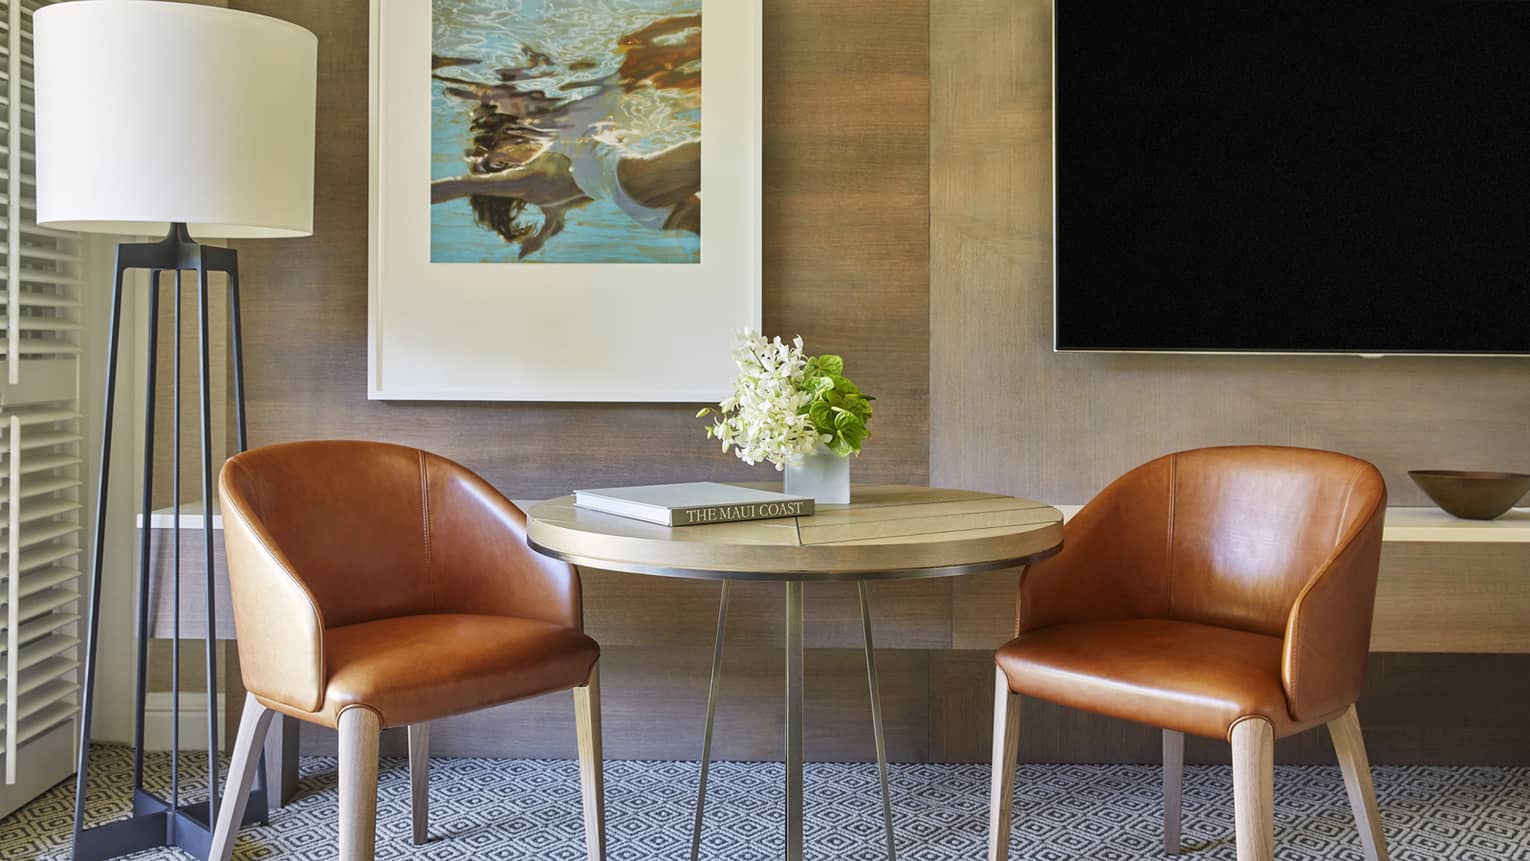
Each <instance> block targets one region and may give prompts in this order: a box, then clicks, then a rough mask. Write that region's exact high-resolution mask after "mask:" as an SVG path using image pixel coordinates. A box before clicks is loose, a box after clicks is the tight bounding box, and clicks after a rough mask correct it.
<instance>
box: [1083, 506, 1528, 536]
mask: <svg viewBox="0 0 1530 861" xmlns="http://www.w3.org/2000/svg"><path fill="white" fill-rule="evenodd" d="M1055 507H1056V508H1057V510H1058V511H1061V512H1062V515H1063V521H1064V522H1067V521H1069V520H1072V519H1073V515H1075V514H1077V513H1078V511H1079V509H1080V508H1083V506H1082V505H1058V506H1055ZM1382 540H1383V541H1387V542H1391V543H1394V544H1397V543H1404V542H1433V543H1441V542H1473V543H1479V544H1487V543H1496V544H1515V543H1530V508H1514V509H1511V510H1510V511H1509V512H1508V513H1507V514H1505V515H1503V516H1502V517H1500V518H1498V519H1497V520H1462V519H1461V518H1459V517H1455V516H1453V515H1450V514H1446V513H1445V512H1443V511H1441V510H1440V509H1438V508H1433V507H1429V506H1416V507H1415V506H1391V507H1389V508H1388V509H1387V524H1386V529H1385V531H1384V532H1382Z"/></svg>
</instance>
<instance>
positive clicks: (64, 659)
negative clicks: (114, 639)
mask: <svg viewBox="0 0 1530 861" xmlns="http://www.w3.org/2000/svg"><path fill="white" fill-rule="evenodd" d="M79 668H80V662H79V661H78V660H76V659H75V658H73V657H70V656H65V655H60V656H59V657H56V658H49V659H47V660H46V661H43V662H42V663H39V664H38V665H37V666H35V667H33V668H31V669H30V670H27V671H26V672H25V673H22V674H21V679H20V680H19V681H18V682H17V683H16V691H17V693H18V694H20V695H22V696H25V695H26V694H29V693H31V692H32V691H35V690H37V689H38V688H40V687H42V686H43V685H45V684H47V683H48V682H51V681H53V680H54V679H56V678H58V677H59V676H62V675H63V674H64V673H67V672H71V671H73V670H77V669H79ZM4 704H5V689H4V688H0V705H4Z"/></svg>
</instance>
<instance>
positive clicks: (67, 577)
mask: <svg viewBox="0 0 1530 861" xmlns="http://www.w3.org/2000/svg"><path fill="white" fill-rule="evenodd" d="M79 578H80V572H79V569H77V568H57V567H54V568H43V569H39V570H37V571H33V572H32V576H30V577H28V578H27V579H26V580H24V581H22V584H21V597H22V598H25V597H27V596H28V595H35V594H36V593H38V592H41V591H42V590H44V589H51V588H53V587H54V586H59V585H62V584H64V583H72V582H74V581H75V580H78V579H79Z"/></svg>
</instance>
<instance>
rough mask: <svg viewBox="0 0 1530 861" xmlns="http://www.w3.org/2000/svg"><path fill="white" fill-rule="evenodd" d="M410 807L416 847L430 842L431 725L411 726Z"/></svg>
mask: <svg viewBox="0 0 1530 861" xmlns="http://www.w3.org/2000/svg"><path fill="white" fill-rule="evenodd" d="M409 806H410V811H411V812H412V813H413V815H414V816H413V818H414V845H416V846H420V845H422V844H424V843H426V842H427V841H429V840H430V724H428V723H412V724H410V725H409Z"/></svg>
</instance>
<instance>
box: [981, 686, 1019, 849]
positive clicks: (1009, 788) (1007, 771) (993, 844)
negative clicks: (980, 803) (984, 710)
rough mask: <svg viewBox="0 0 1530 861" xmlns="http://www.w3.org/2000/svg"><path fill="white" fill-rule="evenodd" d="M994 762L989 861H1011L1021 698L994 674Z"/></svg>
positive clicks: (989, 802) (990, 788)
mask: <svg viewBox="0 0 1530 861" xmlns="http://www.w3.org/2000/svg"><path fill="white" fill-rule="evenodd" d="M993 679H994V681H993V759H992V763H993V765H992V770H991V773H990V775H989V778H990V779H989V788H988V861H1006V859H1008V858H1009V830H1010V824H1011V820H1012V819H1013V816H1014V814H1013V810H1014V803H1015V765H1016V760H1015V756H1016V754H1017V753H1018V752H1019V750H1020V695H1019V694H1016V693H1014V692H1013V691H1011V690H1010V689H1009V679H1007V678H1005V676H1004V671H1003V670H1001V669H999V668H998V667H995V668H994V671H993Z"/></svg>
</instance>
